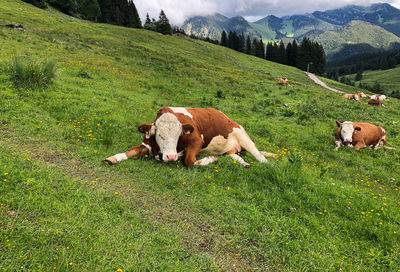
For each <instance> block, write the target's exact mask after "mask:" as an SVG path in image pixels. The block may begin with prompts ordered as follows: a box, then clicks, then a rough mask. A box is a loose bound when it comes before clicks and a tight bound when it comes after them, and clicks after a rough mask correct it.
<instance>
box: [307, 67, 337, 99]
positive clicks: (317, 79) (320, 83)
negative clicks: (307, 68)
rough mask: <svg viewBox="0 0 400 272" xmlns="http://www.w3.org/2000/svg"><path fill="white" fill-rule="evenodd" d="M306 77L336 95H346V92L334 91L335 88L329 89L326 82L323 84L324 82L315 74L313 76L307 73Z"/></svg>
mask: <svg viewBox="0 0 400 272" xmlns="http://www.w3.org/2000/svg"><path fill="white" fill-rule="evenodd" d="M306 75H307V76H308V77H309V78H311V79H312V80H313V81H314V82H315V83H317V84H318V85H320V86H322V87H324V88H325V89H328V90H330V91H332V92H334V93H338V94H343V93H344V92H342V91H339V90H337V89H334V88H331V87H329V86H328V85H326V83H325V82H323V81H322V80H320V79H319V78H317V76H316V75H314V74H312V73H309V72H306Z"/></svg>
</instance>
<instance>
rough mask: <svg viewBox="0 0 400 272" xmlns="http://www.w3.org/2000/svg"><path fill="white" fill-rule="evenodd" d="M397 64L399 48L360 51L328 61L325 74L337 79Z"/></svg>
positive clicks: (385, 68)
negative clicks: (340, 58)
mask: <svg viewBox="0 0 400 272" xmlns="http://www.w3.org/2000/svg"><path fill="white" fill-rule="evenodd" d="M399 64H400V49H394V50H388V51H379V52H368V53H361V54H356V55H354V56H351V57H349V58H345V59H342V60H337V61H333V62H330V63H328V70H327V76H328V77H329V78H331V79H334V80H336V81H339V80H340V78H341V77H343V76H344V75H350V74H358V73H362V72H363V71H365V70H387V69H392V68H395V67H396V66H397V65H399ZM357 81H358V80H357Z"/></svg>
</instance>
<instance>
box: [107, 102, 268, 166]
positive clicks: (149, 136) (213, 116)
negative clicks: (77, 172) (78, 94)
mask: <svg viewBox="0 0 400 272" xmlns="http://www.w3.org/2000/svg"><path fill="white" fill-rule="evenodd" d="M139 131H140V132H141V133H143V134H144V138H143V143H142V144H140V145H138V146H135V147H132V148H131V149H130V150H128V151H127V152H125V153H119V154H116V155H114V156H111V157H109V158H107V159H105V160H104V161H103V162H104V163H106V164H108V165H112V164H116V163H118V162H121V161H123V160H126V159H128V158H137V157H144V156H145V155H151V156H154V157H155V158H156V159H159V160H163V161H165V162H168V161H176V160H178V158H179V157H180V156H184V157H185V158H184V163H185V165H186V166H193V165H207V164H210V163H212V162H214V161H216V160H217V158H216V157H214V156H216V155H222V154H228V155H229V156H231V157H232V159H234V160H236V161H237V162H239V163H240V164H242V165H243V166H245V167H248V166H250V165H249V164H248V163H247V162H245V161H244V160H243V158H241V157H240V156H239V155H238V154H237V153H239V152H240V151H241V150H247V151H248V152H250V153H251V154H252V155H253V156H254V157H255V158H256V159H257V160H258V161H259V162H261V163H267V159H266V158H265V157H264V156H267V157H276V154H272V153H268V152H262V151H261V152H260V151H259V150H258V149H257V147H256V145H255V144H254V142H253V141H252V140H251V139H250V137H249V136H248V134H247V133H246V131H245V130H244V128H243V127H242V126H241V125H239V124H238V123H236V122H235V121H233V120H232V119H230V118H228V117H227V116H226V115H225V114H223V113H222V112H220V111H218V110H216V109H211V108H177V107H166V108H161V109H160V110H159V111H158V113H157V117H156V119H155V120H154V122H153V123H151V124H142V125H140V126H139ZM199 153H201V154H205V155H207V156H208V157H205V158H203V159H200V160H198V159H197V155H199Z"/></svg>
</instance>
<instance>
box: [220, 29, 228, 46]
mask: <svg viewBox="0 0 400 272" xmlns="http://www.w3.org/2000/svg"><path fill="white" fill-rule="evenodd" d="M221 45H222V46H228V37H227V35H226V32H225V30H223V31H222V33H221Z"/></svg>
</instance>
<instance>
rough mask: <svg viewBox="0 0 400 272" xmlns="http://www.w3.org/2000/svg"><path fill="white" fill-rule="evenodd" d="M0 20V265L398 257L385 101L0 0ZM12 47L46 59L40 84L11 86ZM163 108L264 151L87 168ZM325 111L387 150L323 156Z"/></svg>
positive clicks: (362, 267)
mask: <svg viewBox="0 0 400 272" xmlns="http://www.w3.org/2000/svg"><path fill="white" fill-rule="evenodd" d="M9 23H18V24H22V25H23V26H24V28H25V29H26V31H24V32H23V31H18V30H16V29H12V28H8V27H4V25H5V24H9ZM0 25H2V26H0V45H1V46H0V105H1V107H0V132H1V133H0V151H1V156H0V178H1V179H0V206H1V209H0V270H1V271H2V270H4V271H17V270H25V271H67V270H68V271H121V270H122V271H303V270H308V271H332V270H333V271H335V270H336V271H340V270H343V271H368V270H369V271H395V270H397V269H398V268H399V265H400V263H399V260H398V256H399V254H400V247H399V245H400V238H399V227H398V222H400V216H399V214H400V213H399V212H400V196H399V191H398V187H399V186H400V180H399V176H400V167H399V166H400V155H399V151H398V150H400V134H399V131H400V123H399V122H398V116H399V114H400V110H399V109H400V101H399V100H397V99H392V100H391V101H390V103H387V105H386V107H385V108H376V107H369V106H367V105H366V101H362V102H354V101H349V100H345V99H343V98H342V97H341V96H340V95H337V94H335V93H332V92H329V91H327V90H326V89H322V88H320V87H319V86H317V85H315V84H313V83H312V82H311V81H310V80H309V79H308V78H307V76H306V75H305V74H304V72H302V71H300V70H298V69H295V68H292V67H287V66H283V65H279V64H276V63H271V62H267V61H264V60H262V59H259V58H256V57H252V56H249V55H245V54H241V53H238V52H235V51H232V50H229V49H227V48H225V47H220V46H216V45H213V44H209V43H203V42H200V41H196V40H195V41H193V40H190V39H185V38H180V37H173V36H163V35H160V34H158V33H155V32H149V31H146V30H141V29H129V28H123V27H117V26H112V25H105V24H95V23H90V22H86V21H82V20H78V19H74V18H72V17H69V16H66V15H64V14H61V13H59V12H57V11H55V10H53V9H50V10H40V9H37V8H34V7H32V6H30V5H28V4H26V3H23V2H21V1H19V0H17V1H16V0H0ZM14 57H19V59H20V60H21V61H24V62H26V63H27V66H23V67H22V68H21V69H22V70H24V69H25V70H24V71H26V72H27V73H30V69H29V68H27V67H33V68H35V67H38V66H43V65H44V64H46V63H47V62H48V61H53V62H54V63H55V64H56V68H57V74H56V77H55V79H54V82H53V84H51V85H49V86H48V87H47V88H45V89H43V90H41V89H35V88H33V87H32V86H25V87H16V85H15V84H16V83H14V82H13V81H12V80H11V76H10V69H11V68H12V67H13V59H14ZM232 59H233V60H235V61H236V62H233V61H232ZM237 63H240V64H241V65H242V66H239V65H238V64H237ZM29 65H31V66H29ZM33 68H32V69H33ZM250 68H254V69H258V70H262V71H265V72H269V73H271V74H272V75H273V76H268V75H266V74H264V73H260V72H257V71H256V70H254V69H250ZM276 76H279V77H280V76H287V77H288V79H289V82H290V84H292V85H293V86H294V87H293V88H285V87H282V86H278V85H277V78H276ZM323 80H325V79H323ZM326 81H327V83H328V85H331V84H332V85H333V84H334V87H335V88H337V89H340V90H343V91H345V92H355V91H357V90H358V89H357V88H353V87H348V86H345V85H342V84H339V83H334V82H332V81H329V80H326ZM283 104H287V105H288V106H289V107H288V108H287V107H282V105H283ZM164 106H187V107H213V108H217V109H219V110H221V111H222V112H224V113H225V114H226V115H227V116H229V117H231V118H233V119H234V120H235V121H237V122H238V123H240V124H241V125H242V126H243V127H244V128H245V129H246V131H247V132H248V134H249V135H250V136H251V137H252V139H253V140H254V141H255V143H256V144H257V146H258V147H259V149H260V150H265V151H269V152H275V153H277V154H278V159H277V160H274V159H269V164H260V163H258V162H257V161H255V160H254V158H253V157H252V156H251V155H250V154H247V153H245V152H244V153H242V154H241V155H242V156H243V158H244V159H245V160H246V161H248V162H249V163H250V164H251V167H250V168H248V169H244V168H243V167H242V166H240V165H239V164H238V163H235V162H234V161H233V160H232V159H231V158H229V157H219V160H218V161H217V162H215V163H214V164H212V165H209V166H206V167H193V168H186V167H185V166H184V165H183V163H182V162H176V163H168V164H167V163H162V162H157V161H156V160H154V159H152V158H143V159H139V160H128V161H125V162H123V163H121V164H119V165H116V166H114V167H109V166H106V165H104V164H103V163H102V160H103V159H104V158H106V157H108V156H110V155H113V154H116V153H119V152H124V151H126V150H127V149H128V148H130V147H131V146H134V145H138V144H140V143H141V142H142V137H143V136H142V134H140V133H139V132H138V131H137V127H138V126H139V125H140V124H142V123H149V122H152V121H153V120H154V118H155V115H156V112H157V110H158V108H160V107H164ZM336 119H337V120H339V121H345V120H353V121H364V122H371V123H374V124H376V125H381V126H383V127H384V128H385V129H386V131H387V134H388V145H389V146H391V147H394V148H396V150H386V149H380V150H371V149H363V150H361V151H360V152H355V151H354V150H353V149H350V148H342V149H340V150H339V151H337V152H335V151H333V148H334V137H333V134H334V132H335V131H336V129H337V127H336V124H335V120H336Z"/></svg>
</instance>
